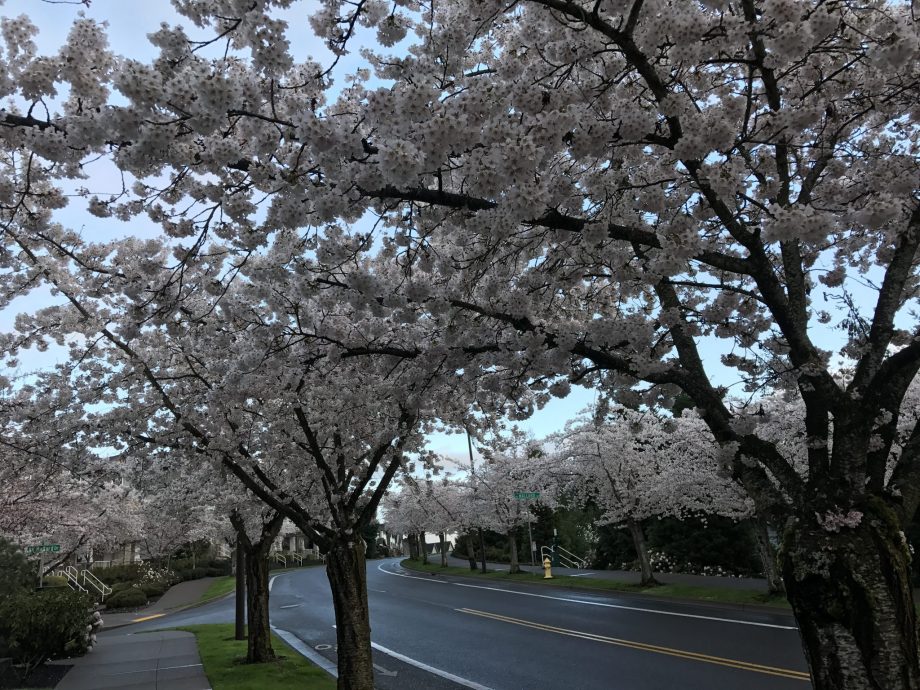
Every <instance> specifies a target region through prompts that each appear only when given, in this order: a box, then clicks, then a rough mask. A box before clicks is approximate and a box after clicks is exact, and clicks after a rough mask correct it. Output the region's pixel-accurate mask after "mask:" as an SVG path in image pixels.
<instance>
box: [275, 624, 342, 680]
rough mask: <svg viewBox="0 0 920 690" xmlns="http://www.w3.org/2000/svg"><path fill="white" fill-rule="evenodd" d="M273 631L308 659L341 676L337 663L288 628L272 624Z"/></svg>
mask: <svg viewBox="0 0 920 690" xmlns="http://www.w3.org/2000/svg"><path fill="white" fill-rule="evenodd" d="M272 632H274V633H275V634H276V635H277V636H278V637H280V638H281V639H282V640H284V641H285V642H287V644H288V646H289V647H290V648H291V649H293V650H294V651H295V652H297V653H298V654H300V655H301V656H302V657H304V658H305V659H307V661H310V662H311V663H313V664H314V665H315V666H319V667H320V668H321V669H323V670H324V671H325V672H326V673H328V674H329V675H330V676H332V677H333V678H338V677H339V670H338V668H337V667H336V665H335V664H333V663H332V662H331V661H329V659H327V658H326V657H324V656H323V655H322V654H319V653H317V652H316V651H314V650H312V649H310V648H309V647H308V646H307V645H306V644H304V642H303V640H301V639H300V638H299V637H297V635H295V634H294V633H292V632H288V631H287V630H282V629H281V628H276V627H275V626H274V625H273V626H272Z"/></svg>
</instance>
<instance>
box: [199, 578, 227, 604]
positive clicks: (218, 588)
mask: <svg viewBox="0 0 920 690" xmlns="http://www.w3.org/2000/svg"><path fill="white" fill-rule="evenodd" d="M235 588H236V576H235V575H224V576H223V577H217V578H214V581H213V582H211V584H210V586H209V587H208V589H207V591H206V592H205V593H204V594H202V595H201V599H199V601H200V602H202V603H204V602H206V601H211V599H217V598H218V597H222V596H224V595H225V594H229V593H230V592H232V591H233V590H234V589H235Z"/></svg>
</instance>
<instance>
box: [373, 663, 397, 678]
mask: <svg viewBox="0 0 920 690" xmlns="http://www.w3.org/2000/svg"><path fill="white" fill-rule="evenodd" d="M373 667H374V668H375V669H376V670H377V671H378V672H379V673H382V674H383V675H385V676H390V678H395V677H396V676H398V675H399V671H388V670H387V669H385V668H384V667H383V666H381V665H380V664H373Z"/></svg>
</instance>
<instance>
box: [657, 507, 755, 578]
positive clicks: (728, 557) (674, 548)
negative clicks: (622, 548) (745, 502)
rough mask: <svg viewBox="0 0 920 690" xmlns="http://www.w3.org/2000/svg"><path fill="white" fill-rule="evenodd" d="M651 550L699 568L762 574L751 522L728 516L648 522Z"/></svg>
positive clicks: (681, 564)
mask: <svg viewBox="0 0 920 690" xmlns="http://www.w3.org/2000/svg"><path fill="white" fill-rule="evenodd" d="M645 533H646V537H647V542H648V546H649V549H654V550H656V551H661V552H664V553H665V554H666V555H667V556H668V557H669V560H670V561H672V562H674V563H676V564H678V570H680V569H682V566H684V565H686V564H692V565H693V566H695V567H696V568H705V567H707V566H708V567H710V568H717V567H721V568H722V569H723V570H725V571H728V572H731V573H733V574H736V575H759V574H760V570H761V566H760V561H759V560H758V558H757V548H756V544H755V543H754V538H753V535H752V533H751V528H750V525H748V524H747V523H745V522H733V521H732V520H730V519H728V518H722V517H709V518H707V519H706V520H702V519H700V518H688V519H684V520H678V519H676V518H662V519H659V520H649V521H648V523H647V524H646V532H645Z"/></svg>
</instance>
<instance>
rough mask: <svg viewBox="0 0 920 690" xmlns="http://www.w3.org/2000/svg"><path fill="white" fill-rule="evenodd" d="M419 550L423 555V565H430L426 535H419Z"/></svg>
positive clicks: (420, 533)
mask: <svg viewBox="0 0 920 690" xmlns="http://www.w3.org/2000/svg"><path fill="white" fill-rule="evenodd" d="M418 549H419V552H420V553H421V554H422V563H424V564H425V565H428V544H426V543H425V533H424V532H419V533H418Z"/></svg>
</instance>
